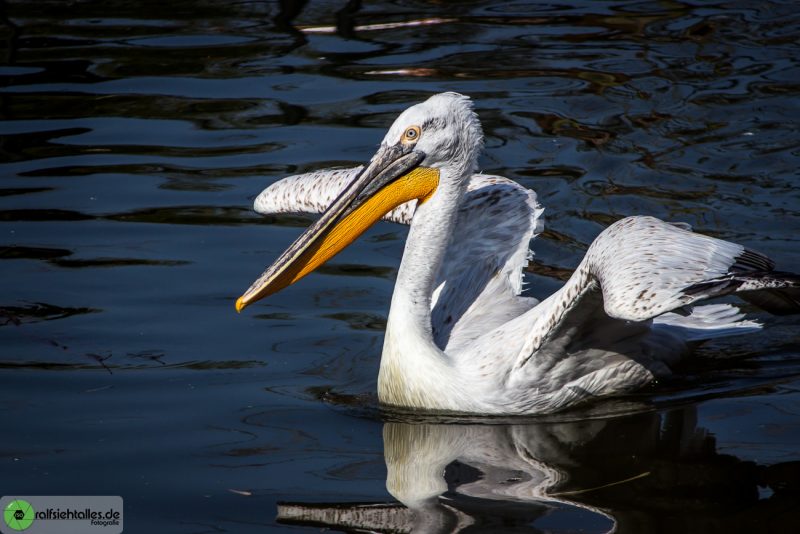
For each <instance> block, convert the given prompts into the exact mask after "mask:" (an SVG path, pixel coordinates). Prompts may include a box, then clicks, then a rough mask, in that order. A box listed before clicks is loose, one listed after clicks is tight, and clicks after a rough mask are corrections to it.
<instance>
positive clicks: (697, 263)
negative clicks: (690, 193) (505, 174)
mask: <svg viewBox="0 0 800 534" xmlns="http://www.w3.org/2000/svg"><path fill="white" fill-rule="evenodd" d="M482 148H483V133H482V129H481V125H480V122H479V120H478V117H477V115H476V113H475V112H474V111H473V109H472V103H471V101H470V99H469V98H468V97H466V96H463V95H460V94H457V93H442V94H437V95H434V96H432V97H430V98H429V99H428V100H426V101H425V102H422V103H420V104H417V105H414V106H412V107H410V108H408V109H406V110H405V111H404V112H403V113H401V114H400V116H399V117H398V118H397V119H396V120H395V121H394V123H393V124H392V126H391V127H390V128H389V131H388V133H387V134H386V136H385V137H384V139H383V142H382V143H381V145H380V147H379V148H378V150H377V152H376V153H375V155H374V156H373V157H372V159H371V160H370V161H369V162H368V163H367V164H366V165H364V166H362V167H357V168H355V169H347V170H338V171H321V172H316V173H311V174H306V175H298V176H293V177H289V178H287V179H285V180H283V181H280V182H277V183H276V184H273V186H271V187H269V188H267V189H266V190H265V191H264V192H262V193H261V194H260V195H259V196H258V198H257V199H256V202H255V207H256V210H257V211H260V212H261V213H269V212H273V213H274V212H278V211H307V212H322V215H321V217H320V218H319V219H318V220H317V221H316V222H315V223H313V224H312V225H311V226H310V227H309V228H308V229H307V230H306V231H305V232H304V233H303V234H302V235H300V237H298V238H297V240H296V241H294V243H292V244H291V245H290V246H289V247H288V248H287V249H286V251H285V252H283V253H282V254H281V255H280V256H279V257H278V258H277V259H276V260H275V262H274V263H273V264H272V265H270V266H269V267H268V268H267V269H266V270H265V271H264V272H263V274H262V275H261V276H260V277H259V278H258V279H257V280H256V281H255V282H254V283H253V284H252V285H251V286H250V288H249V289H247V291H245V292H244V294H243V295H242V296H241V297H239V299H238V300H237V301H236V309H237V311H241V310H242V309H243V308H245V307H246V306H248V305H250V304H252V303H253V302H255V301H257V300H259V299H261V298H264V297H266V296H268V295H270V294H273V293H275V292H276V291H279V290H281V289H284V288H285V287H287V286H288V285H290V284H293V283H295V282H297V281H298V280H300V279H301V278H303V277H304V276H306V275H307V274H309V273H310V272H312V271H314V269H316V268H318V267H319V266H320V265H322V264H323V263H324V262H326V261H328V260H329V259H330V258H331V257H333V256H334V255H335V254H336V253H338V252H339V251H340V250H342V249H343V248H345V247H347V246H348V245H349V244H350V243H352V242H353V240H355V239H356V238H357V237H358V236H359V235H360V234H361V233H363V232H364V231H365V230H366V229H367V228H368V227H370V226H371V225H373V224H374V223H375V222H377V221H378V220H380V219H381V218H382V217H384V216H386V217H387V218H388V219H390V220H394V221H397V222H403V223H408V224H410V229H409V232H408V238H407V241H406V245H405V250H404V253H403V258H402V261H401V263H400V268H399V270H398V273H397V281H396V284H395V288H394V293H393V295H392V300H391V307H390V311H389V316H388V321H387V325H386V333H385V338H384V345H383V353H382V356H381V363H380V371H379V375H378V398H379V400H380V402H381V403H382V404H383V405H385V406H387V407H397V408H405V409H411V410H428V411H437V412H457V413H473V414H536V413H544V412H551V411H555V410H559V409H563V408H566V407H568V406H572V405H574V404H576V403H578V402H581V401H586V400H588V399H591V398H594V397H603V396H609V395H617V394H621V393H625V392H630V391H632V390H635V389H638V388H641V387H642V386H644V385H646V384H648V383H650V382H652V381H653V380H654V379H656V378H658V377H662V376H665V375H669V374H670V373H671V371H670V366H671V365H672V364H674V363H675V362H676V361H678V359H679V358H681V357H682V356H683V355H684V354H686V352H687V350H688V348H689V347H690V345H691V344H692V342H695V341H701V340H704V339H709V338H714V337H718V336H723V335H731V334H739V333H745V332H750V331H753V330H756V329H758V328H760V325H759V324H758V323H756V322H753V321H748V320H745V319H744V318H743V314H741V313H740V311H739V309H738V308H736V307H735V306H732V305H729V304H715V305H704V306H695V307H692V305H693V304H695V303H696V302H698V301H701V300H703V299H708V298H712V297H718V296H722V295H727V294H730V293H739V294H740V296H742V297H743V298H745V299H746V300H749V301H750V302H753V303H755V304H757V305H758V306H760V307H762V308H764V309H765V310H767V311H770V312H773V313H781V314H783V313H796V312H800V276H798V275H794V274H791V273H781V272H777V271H774V270H773V269H774V263H773V262H772V261H771V260H770V259H769V258H767V257H766V256H764V255H762V254H760V253H757V252H753V251H751V250H747V249H745V248H744V247H743V246H741V245H738V244H735V243H730V242H727V241H723V240H720V239H715V238H712V237H708V236H705V235H701V234H697V233H694V232H692V231H691V229H690V228H688V227H687V225H682V224H670V223H667V222H664V221H661V220H658V219H655V218H653V217H647V216H634V217H628V218H625V219H622V220H620V221H618V222H616V223H614V224H612V225H611V226H609V227H608V228H606V229H605V230H604V231H603V232H602V233H601V234H600V235H599V236H598V237H597V238H596V239H595V241H594V242H593V243H592V244H591V246H590V247H589V249H588V250H587V252H586V255H585V257H584V258H583V260H582V261H581V263H580V264H579V265H578V267H577V269H576V270H575V272H574V273H573V275H572V276H571V277H570V279H569V280H568V281H567V282H566V283H565V284H564V286H563V287H562V288H561V289H559V290H558V291H556V292H555V293H554V294H553V295H551V296H550V297H548V298H546V299H544V300H543V301H541V302H539V301H537V300H536V299H533V298H530V297H525V296H521V291H522V269H523V267H524V266H525V265H526V264H527V262H528V260H529V257H530V252H529V242H530V240H531V239H532V238H534V237H535V236H536V235H537V234H538V233H540V232H541V229H542V224H543V223H542V211H543V210H542V208H541V206H540V205H539V202H538V201H537V198H536V195H535V193H534V192H533V191H530V190H528V189H525V188H523V187H521V186H520V185H518V184H516V183H515V182H513V181H511V180H508V179H505V178H502V177H498V176H489V175H483V174H478V173H476V170H477V159H478V155H479V154H480V152H481V150H482Z"/></svg>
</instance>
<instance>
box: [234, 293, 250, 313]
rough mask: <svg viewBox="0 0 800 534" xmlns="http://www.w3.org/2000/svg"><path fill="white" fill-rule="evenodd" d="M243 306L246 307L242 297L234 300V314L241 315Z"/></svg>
mask: <svg viewBox="0 0 800 534" xmlns="http://www.w3.org/2000/svg"><path fill="white" fill-rule="evenodd" d="M245 306H247V303H246V302H245V301H244V297H239V298H238V299H236V313H242V310H243V309H244V308H245Z"/></svg>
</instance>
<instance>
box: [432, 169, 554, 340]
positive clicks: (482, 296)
mask: <svg viewBox="0 0 800 534" xmlns="http://www.w3.org/2000/svg"><path fill="white" fill-rule="evenodd" d="M543 211H544V209H543V208H542V207H541V206H540V205H539V203H538V201H537V198H536V193H534V192H533V191H531V190H530V189H526V188H524V187H522V186H521V185H519V184H518V183H516V182H514V181H512V180H509V179H507V178H502V177H499V176H489V175H482V174H476V175H473V177H472V179H471V180H470V183H469V187H468V192H467V195H466V196H465V199H464V202H463V204H462V206H461V208H460V211H459V215H458V222H457V224H456V225H455V228H454V229H453V234H452V237H451V239H450V244H449V246H448V249H447V253H446V255H445V260H444V263H443V265H442V266H441V267H440V270H439V273H438V280H437V282H438V285H437V289H436V291H435V293H434V295H433V302H432V306H433V310H432V313H431V323H432V326H433V335H434V341H435V342H436V344H437V345H438V346H439V347H440V348H441V349H442V350H445V351H446V352H447V353H448V354H453V355H457V354H458V353H459V352H460V351H462V350H463V349H465V348H466V347H468V346H469V344H470V343H471V342H472V341H474V340H475V339H477V338H478V337H480V336H481V335H483V334H485V333H486V332H489V331H491V330H493V329H494V328H496V327H498V326H500V325H502V324H504V323H506V322H508V321H509V320H511V319H513V318H514V317H517V316H519V315H521V314H522V313H524V312H526V311H528V310H529V309H531V308H532V307H534V306H535V305H536V304H537V303H538V301H537V300H536V299H533V298H526V297H520V296H519V295H520V293H521V292H522V271H523V268H524V267H525V266H526V265H527V263H528V260H529V259H530V257H531V251H530V246H529V245H530V241H531V239H533V238H534V237H535V236H536V235H537V234H539V233H540V232H541V231H542V228H543V225H544V222H543V217H542V213H543Z"/></svg>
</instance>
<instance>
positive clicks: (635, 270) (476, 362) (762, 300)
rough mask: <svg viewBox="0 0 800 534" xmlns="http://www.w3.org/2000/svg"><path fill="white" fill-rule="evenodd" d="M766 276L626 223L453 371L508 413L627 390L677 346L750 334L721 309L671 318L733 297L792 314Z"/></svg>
mask: <svg viewBox="0 0 800 534" xmlns="http://www.w3.org/2000/svg"><path fill="white" fill-rule="evenodd" d="M772 269H773V263H772V261H771V260H769V259H768V258H767V257H766V256H763V255H762V254H759V253H757V252H753V251H750V250H747V249H745V248H744V247H742V246H741V245H737V244H734V243H729V242H726V241H722V240H720V239H715V238H712V237H708V236H704V235H700V234H695V233H693V232H691V231H688V230H686V229H685V228H683V227H679V226H675V225H672V224H669V223H665V222H663V221H660V220H658V219H655V218H652V217H629V218H626V219H623V220H621V221H618V222H617V223H615V224H613V225H612V226H610V227H609V228H607V229H606V230H605V231H604V232H602V233H601V234H600V235H599V236H598V237H597V239H596V240H595V241H594V242H593V243H592V245H591V246H590V247H589V250H588V251H587V253H586V256H585V257H584V259H583V261H582V262H581V263H580V265H579V266H578V268H577V269H576V271H575V272H574V273H573V275H572V277H571V278H570V279H569V280H568V281H567V283H566V284H565V285H564V286H563V287H562V288H561V289H560V290H558V291H557V292H556V293H554V294H553V295H551V296H550V297H548V298H547V299H545V300H544V301H542V302H541V303H540V304H538V305H537V306H536V307H534V308H533V309H531V310H529V311H527V312H525V313H523V314H522V315H520V316H519V317H516V318H514V319H512V320H510V321H508V322H507V323H505V324H503V325H502V326H500V327H498V328H495V329H494V330H492V331H491V332H488V333H486V334H484V335H483V336H481V337H480V338H478V339H476V340H475V341H474V342H473V343H471V344H470V345H469V347H467V349H466V350H464V351H463V352H462V353H461V354H460V355H459V358H458V359H457V365H459V366H465V367H469V371H470V372H471V373H472V374H475V375H477V376H484V377H486V380H490V381H491V380H492V379H493V380H500V381H501V382H502V383H503V384H504V387H503V388H495V389H496V390H497V391H502V392H503V393H502V395H503V400H502V402H504V403H505V404H506V405H508V406H512V405H513V406H515V407H516V409H518V411H520V412H526V411H530V412H533V411H546V410H553V409H557V408H560V407H563V406H568V405H571V404H574V403H575V402H577V401H579V400H581V399H582V398H586V397H590V396H601V395H609V394H618V393H621V392H625V391H631V390H633V389H636V388H639V387H641V386H643V385H646V384H647V383H648V382H650V381H651V380H652V379H653V377H654V376H660V375H664V374H668V373H669V368H668V366H669V365H670V364H672V363H673V362H674V361H676V360H677V359H678V358H679V357H680V356H681V354H682V353H683V351H684V350H685V347H686V345H685V343H686V341H690V340H698V339H704V338H708V337H714V335H715V333H719V334H720V335H722V334H725V335H730V334H733V333H744V332H747V331H752V330H753V329H754V328H756V327H757V324H756V323H753V322H750V321H741V320H740V319H741V314H739V313H738V310H736V309H735V308H733V307H731V306H726V305H715V306H700V307H696V308H694V310H692V313H691V314H690V315H688V316H687V317H681V316H678V315H676V314H675V313H671V312H672V310H676V309H681V308H684V307H687V306H690V305H692V304H694V303H696V302H698V301H700V300H703V299H708V298H713V297H718V296H723V295H727V294H730V293H739V294H740V296H742V297H744V298H746V299H748V300H751V301H752V302H754V303H756V304H758V305H760V306H762V307H764V308H765V309H766V310H767V311H770V312H772V313H798V312H800V277H798V276H797V275H791V274H787V273H779V272H775V271H773V270H772ZM515 355H516V356H515ZM498 402H500V400H498Z"/></svg>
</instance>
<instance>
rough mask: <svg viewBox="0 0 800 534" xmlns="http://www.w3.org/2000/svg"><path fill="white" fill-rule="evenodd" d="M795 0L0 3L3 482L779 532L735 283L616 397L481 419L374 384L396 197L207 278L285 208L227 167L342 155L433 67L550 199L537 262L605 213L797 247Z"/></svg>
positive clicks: (576, 526)
mask: <svg viewBox="0 0 800 534" xmlns="http://www.w3.org/2000/svg"><path fill="white" fill-rule="evenodd" d="M798 12H799V10H798V9H797V5H796V4H795V3H793V2H740V3H734V4H727V5H722V4H718V3H709V2H697V3H680V2H657V3H655V2H652V3H646V2H588V1H587V2H563V3H532V2H518V3H509V2H502V3H501V2H489V1H469V2H458V3H455V2H453V3H444V2H404V1H399V0H398V1H395V2H364V5H361V2H358V1H351V2H349V3H347V4H345V3H343V2H323V1H318V2H308V3H303V2H298V3H289V2H282V3H277V2H247V1H245V2H212V1H205V2H203V1H197V2H185V1H174V2H152V3H150V2H148V3H144V2H143V3H134V2H120V1H108V0H106V1H94V2H88V1H87V2H84V1H76V2H64V1H61V0H58V1H49V2H47V1H35V2H34V1H31V2H20V1H5V2H2V3H0V19H2V24H1V25H0V43H2V45H0V57H1V58H2V59H1V60H0V61H2V64H1V65H0V117H1V118H2V122H0V260H2V261H0V267H2V271H0V272H2V277H1V278H0V381H1V382H0V386H1V387H2V389H0V410H1V411H0V423H1V428H2V429H3V430H2V434H1V436H2V437H0V494H4V495H8V494H39V495H48V494H50V495H52V494H67V495H69V494H77V495H81V494H83V495H94V494H109V495H122V496H123V498H124V499H125V506H126V508H125V513H126V525H127V528H126V532H185V533H201V532H203V533H205V532H264V531H281V530H287V531H288V530H300V531H303V530H308V531H309V532H311V531H313V530H312V529H311V526H313V528H315V529H318V528H319V527H321V526H331V527H337V525H338V528H343V529H348V528H349V529H351V530H353V531H359V532H361V531H368V530H369V531H380V532H406V531H410V530H412V529H414V528H415V529H416V531H418V532H434V531H441V532H448V531H456V530H465V531H469V532H498V531H504V530H507V531H514V532H540V531H542V532H573V531H586V532H606V531H608V530H610V529H612V528H614V527H615V525H616V528H617V531H618V532H735V531H748V532H753V531H759V532H767V531H772V532H791V531H795V532H796V531H798V527H799V526H800V524H799V523H800V518H799V517H798V514H797V506H798V505H799V504H800V483H798V481H799V480H800V378H798V375H800V336H798V322H797V319H795V318H781V319H776V318H771V317H768V316H765V315H759V314H758V313H755V316H756V317H758V318H759V319H761V320H763V321H764V322H765V323H766V325H767V327H766V329H765V331H764V332H763V333H760V334H756V335H752V336H748V337H745V338H735V339H732V340H725V341H720V342H716V343H713V344H709V345H707V346H705V347H704V348H703V349H702V350H700V351H699V353H698V354H697V355H696V356H695V358H694V359H693V360H692V361H691V362H688V363H687V364H686V365H684V366H683V368H682V369H681V372H680V373H679V375H678V376H677V377H676V378H675V379H674V380H672V381H669V382H668V383H662V384H656V385H655V386H653V387H652V388H651V389H649V390H647V391H644V392H642V393H641V394H639V395H636V396H633V397H631V398H628V399H624V400H621V401H618V402H614V403H605V404H603V405H601V406H597V407H592V408H591V409H587V410H582V411H578V412H572V413H569V414H565V415H562V416H559V417H557V418H553V417H551V418H547V419H539V420H525V421H492V423H495V424H491V425H488V424H485V423H486V422H485V421H457V422H455V423H457V424H452V423H454V422H453V421H436V422H431V421H424V420H420V419H411V420H409V419H408V418H402V417H387V416H385V415H381V414H380V413H379V412H378V411H377V409H376V407H375V399H374V397H373V395H372V391H373V390H374V385H375V378H376V374H377V366H378V359H379V356H380V348H381V342H382V330H383V327H384V324H385V318H386V314H387V310H388V303H389V297H390V295H391V291H392V286H393V279H394V275H395V273H396V269H397V266H398V263H399V259H400V256H401V253H402V246H403V240H404V236H405V232H406V230H405V229H404V228H402V227H399V226H395V225H391V224H388V223H381V224H379V225H377V226H376V227H375V228H374V229H372V230H371V231H370V232H368V234H367V235H366V236H365V238H362V239H361V240H360V241H359V242H358V243H357V244H355V245H354V246H353V247H351V248H350V249H348V250H347V251H345V252H344V253H343V254H342V255H340V256H339V257H337V258H336V260H335V261H334V262H333V263H332V264H331V265H329V266H327V267H325V268H324V269H322V272H321V273H320V274H317V275H313V276H311V277H309V278H307V279H305V280H303V282H302V283H301V284H298V285H297V286H296V287H292V288H290V289H288V290H286V291H284V292H282V293H280V294H278V295H276V296H275V297H273V298H271V299H269V300H268V301H266V302H263V303H259V304H258V305H257V306H254V307H253V308H252V309H248V312H247V313H244V314H243V315H241V316H239V315H237V314H236V313H235V312H234V309H233V303H234V300H235V298H236V297H237V296H238V295H239V294H240V293H241V292H242V291H243V290H244V289H245V288H246V287H247V286H248V285H249V284H250V282H251V281H252V280H253V279H254V277H255V276H256V275H257V274H259V273H260V272H261V269H262V268H263V267H264V266H265V265H266V264H267V263H269V262H270V261H271V260H272V259H273V258H274V257H275V255H276V254H277V253H278V252H280V251H281V250H282V249H283V248H284V247H285V245H287V244H288V243H289V242H290V241H291V240H292V239H293V237H294V236H296V235H297V234H298V232H299V231H300V228H301V227H303V226H305V225H306V224H308V221H309V220H310V219H308V218H304V217H277V218H276V217H273V218H266V219H265V218H260V217H258V216H256V215H255V214H253V213H252V212H251V210H250V206H251V203H252V199H253V198H254V196H255V195H256V194H257V193H258V192H259V191H260V190H261V189H262V188H263V187H265V186H266V185H268V184H269V183H271V182H272V181H273V180H276V179H277V178H279V177H281V176H284V175H287V174H290V173H295V172H301V171H307V170H311V169H317V168H320V167H326V166H331V165H338V164H356V163H359V162H362V161H364V160H365V159H366V158H368V157H369V156H370V155H371V154H372V150H373V149H374V147H375V146H376V144H377V142H378V141H379V140H380V139H381V138H382V136H383V130H384V129H385V128H386V127H387V126H388V124H389V123H390V122H391V120H392V119H393V117H394V116H395V115H396V114H397V113H398V112H399V111H400V110H402V109H404V108H405V107H406V106H408V105H410V104H412V103H416V102H418V101H420V100H422V99H424V98H426V97H427V96H428V95H430V94H432V93H435V92H439V91H444V90H456V91H460V92H463V93H466V94H469V95H471V96H472V97H473V98H474V99H475V101H476V105H477V110H478V112H479V114H480V117H481V119H482V121H483V124H484V128H485V130H486V133H487V150H486V155H485V156H484V158H483V160H482V168H483V170H485V171H488V172H492V173H498V174H503V175H506V176H509V177H511V178H514V179H516V180H518V181H519V182H520V183H522V184H524V185H525V186H528V187H531V188H534V189H535V190H536V191H537V192H538V194H539V196H540V199H541V201H542V202H543V204H544V205H545V206H546V208H547V212H546V215H547V228H548V229H547V232H546V233H545V234H544V236H543V238H541V239H539V240H538V241H537V242H536V243H535V251H536V254H537V255H536V260H535V262H534V263H532V264H531V267H530V271H531V273H530V276H529V281H530V282H531V284H530V287H531V292H532V293H533V294H534V295H536V296H543V295H546V294H548V293H549V292H551V291H552V290H553V289H555V288H556V287H558V286H559V284H560V283H561V280H563V279H564V277H565V276H568V274H569V272H570V269H572V268H574V267H575V266H576V265H577V263H578V261H579V259H580V258H581V256H582V254H583V253H584V252H585V250H586V247H587V246H588V244H589V243H590V242H591V240H592V239H593V238H594V236H596V235H597V234H598V233H599V232H600V231H601V230H602V228H604V227H605V226H606V225H608V224H609V223H611V222H613V221H614V220H616V219H618V218H620V217H622V216H625V215H630V214H652V215H656V216H658V217H661V218H664V219H667V220H680V221H686V222H689V223H691V224H692V225H694V226H695V228H696V229H697V230H699V231H702V232H705V233H708V234H712V235H715V236H721V237H723V238H726V239H730V240H735V241H738V242H740V243H743V244H745V245H748V246H750V247H752V248H755V249H758V250H761V251H763V252H765V253H767V254H769V255H771V256H772V257H773V258H775V259H776V260H777V262H778V264H779V267H782V268H784V269H789V270H792V269H793V270H798V265H800V188H799V187H798V186H799V185H800V177H799V176H798V170H797V169H798V168H799V167H800V127H798V124H800V122H799V119H800V44H799V43H800V16H798ZM410 21H426V22H427V24H417V25H409V24H407V23H408V22H410ZM392 23H406V24H396V25H392ZM387 24H389V26H378V27H375V26H371V25H387ZM753 311H754V310H753ZM598 412H600V413H603V414H605V415H604V416H603V417H601V418H598V417H597V414H598ZM443 473H444V477H443V476H442V474H443ZM387 477H388V479H387ZM387 485H388V486H389V488H390V489H391V491H392V493H393V494H394V497H393V496H392V495H390V494H389V493H388V492H387V489H386V487H387ZM397 499H400V500H402V501H403V502H404V503H405V504H406V505H408V506H410V507H411V508H413V509H414V511H413V512H412V511H410V510H409V509H408V508H406V507H405V506H403V505H401V504H399V503H398V501H397ZM279 503H280V504H279ZM303 525H305V526H303ZM359 529H361V530H359Z"/></svg>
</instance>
